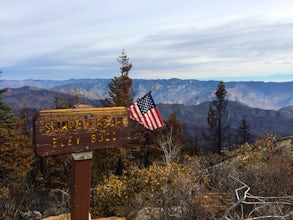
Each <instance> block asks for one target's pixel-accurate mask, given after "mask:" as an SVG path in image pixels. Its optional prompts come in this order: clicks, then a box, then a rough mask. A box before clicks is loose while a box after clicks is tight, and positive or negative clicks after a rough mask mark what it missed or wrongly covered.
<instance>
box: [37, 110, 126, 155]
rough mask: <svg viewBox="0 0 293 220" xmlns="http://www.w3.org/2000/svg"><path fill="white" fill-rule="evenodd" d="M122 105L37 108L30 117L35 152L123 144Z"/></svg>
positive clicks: (48, 153)
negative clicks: (36, 111)
mask: <svg viewBox="0 0 293 220" xmlns="http://www.w3.org/2000/svg"><path fill="white" fill-rule="evenodd" d="M128 121H129V115H128V111H127V109H126V108H125V107H109V108H81V109H56V110H42V111H39V112H38V113H37V114H36V116H35V118H34V146H35V152H36V154H37V155H38V156H41V157H43V156H51V155H58V154H68V153H77V152H84V151H92V150H98V149H105V148H114V147H117V146H120V147H121V146H123V145H124V144H127V143H128V141H129V134H128V129H127V128H128Z"/></svg>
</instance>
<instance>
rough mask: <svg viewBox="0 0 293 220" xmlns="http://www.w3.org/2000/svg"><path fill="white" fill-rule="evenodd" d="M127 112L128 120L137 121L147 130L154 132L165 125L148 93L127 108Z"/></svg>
mask: <svg viewBox="0 0 293 220" xmlns="http://www.w3.org/2000/svg"><path fill="white" fill-rule="evenodd" d="M128 110H129V114H130V118H131V119H133V120H136V121H138V122H139V123H141V124H142V125H143V126H145V127H146V128H147V129H150V130H155V129H157V128H159V127H163V126H164V125H165V124H164V122H163V120H162V118H161V116H160V113H159V110H158V108H157V107H156V105H155V103H154V100H153V97H152V96H151V93H150V92H148V93H147V94H146V95H145V96H143V97H142V98H140V99H138V100H137V101H136V102H135V103H133V104H132V105H131V106H129V107H128Z"/></svg>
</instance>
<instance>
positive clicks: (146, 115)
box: [144, 110, 155, 130]
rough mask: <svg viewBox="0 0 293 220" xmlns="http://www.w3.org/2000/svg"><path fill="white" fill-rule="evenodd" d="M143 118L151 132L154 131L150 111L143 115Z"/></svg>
mask: <svg viewBox="0 0 293 220" xmlns="http://www.w3.org/2000/svg"><path fill="white" fill-rule="evenodd" d="M144 117H145V119H146V121H147V124H148V126H149V128H150V129H151V130H154V129H155V127H154V123H153V117H152V114H151V111H150V110H149V111H147V113H145V115H144Z"/></svg>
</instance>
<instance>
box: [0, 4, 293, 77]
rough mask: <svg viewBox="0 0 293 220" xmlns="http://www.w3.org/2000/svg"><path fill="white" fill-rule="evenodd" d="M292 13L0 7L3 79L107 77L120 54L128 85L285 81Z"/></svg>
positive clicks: (191, 7) (270, 8) (266, 7)
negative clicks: (129, 70)
mask: <svg viewBox="0 0 293 220" xmlns="http://www.w3.org/2000/svg"><path fill="white" fill-rule="evenodd" d="M292 10H293V1H291V0H282V1H275V0H258V1H255V0H238V1H234V0H217V1H205V0H190V1H184V3H183V2H180V1H177V0H162V1H148V0H125V1H113V0H109V1H78V0H73V1H70V3H69V2H68V1H65V0H58V1H57V0H51V1H37V0H27V1H20V0H11V1H1V2H0V14H1V17H0V32H1V35H0V48H1V53H0V61H1V63H0V67H2V68H3V70H4V74H3V75H2V78H4V79H5V78H13V77H14V78H19V77H23V75H21V72H25V73H26V75H25V76H26V77H28V78H30V77H29V75H30V74H31V76H34V77H36V71H38V74H37V75H39V78H42V77H50V76H51V77H53V76H54V77H63V78H66V77H68V74H66V72H72V74H71V75H70V77H74V74H77V75H76V78H78V77H79V76H80V74H84V73H85V72H86V73H88V75H87V76H88V77H89V78H91V77H106V78H108V77H112V76H113V75H114V74H117V73H119V67H118V64H117V62H116V58H117V57H118V56H119V55H120V53H121V50H122V48H124V49H126V52H127V54H128V55H129V57H130V59H131V61H132V62H133V64H134V68H133V76H134V77H135V78H146V77H149V78H172V77H178V78H208V77H217V76H219V77H229V76H231V77H233V76H236V77H237V76H243V75H247V76H253V75H255V74H259V75H270V74H280V73H282V74H290V73H291V74H292V73H293V66H292V61H291V58H292V55H293V43H292V38H293V14H292V13H291V12H292ZM54 71H55V73H56V75H54V74H52V73H54ZM62 71H63V73H64V74H60V73H62ZM48 72H50V75H47V74H48ZM6 73H7V74H8V75H6ZM91 74H92V75H91Z"/></svg>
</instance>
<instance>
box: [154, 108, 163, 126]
mask: <svg viewBox="0 0 293 220" xmlns="http://www.w3.org/2000/svg"><path fill="white" fill-rule="evenodd" d="M154 110H155V112H156V116H157V117H156V119H157V121H158V124H159V127H162V126H164V122H163V120H162V118H161V115H160V113H159V110H158V108H157V107H155V108H154Z"/></svg>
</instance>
